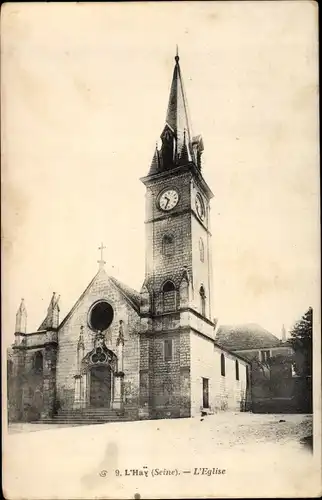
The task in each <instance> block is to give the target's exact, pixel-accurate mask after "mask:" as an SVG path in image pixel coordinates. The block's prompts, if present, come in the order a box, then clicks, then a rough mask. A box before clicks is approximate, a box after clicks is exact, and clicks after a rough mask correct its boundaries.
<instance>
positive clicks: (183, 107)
mask: <svg viewBox="0 0 322 500" xmlns="http://www.w3.org/2000/svg"><path fill="white" fill-rule="evenodd" d="M174 60H175V65H174V69H173V75H172V82H171V87H170V95H169V101H168V108H167V113H166V119H165V126H164V129H163V132H162V134H161V139H162V146H161V150H160V151H159V150H158V149H157V150H156V151H155V153H154V156H153V159H152V163H151V166H150V171H149V175H154V174H157V173H160V172H163V171H166V170H171V169H173V168H176V167H178V166H184V165H189V164H190V165H191V164H193V165H194V166H195V167H197V168H198V169H199V170H200V169H201V161H200V158H201V154H202V151H203V142H202V139H201V136H197V137H193V136H192V128H191V123H190V117H189V110H188V102H187V98H186V94H185V90H184V85H183V78H182V74H181V68H180V64H179V61H180V58H179V52H178V46H177V48H176V55H175V58H174Z"/></svg>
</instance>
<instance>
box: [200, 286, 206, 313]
mask: <svg viewBox="0 0 322 500" xmlns="http://www.w3.org/2000/svg"><path fill="white" fill-rule="evenodd" d="M199 295H200V302H201V314H202V315H203V316H206V292H205V289H204V287H203V285H201V287H200V290H199Z"/></svg>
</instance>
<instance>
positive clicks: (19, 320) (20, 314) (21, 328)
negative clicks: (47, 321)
mask: <svg viewBox="0 0 322 500" xmlns="http://www.w3.org/2000/svg"><path fill="white" fill-rule="evenodd" d="M15 332H16V333H27V309H26V306H25V300H24V299H21V302H20V306H19V309H18V311H17V314H16V328H15Z"/></svg>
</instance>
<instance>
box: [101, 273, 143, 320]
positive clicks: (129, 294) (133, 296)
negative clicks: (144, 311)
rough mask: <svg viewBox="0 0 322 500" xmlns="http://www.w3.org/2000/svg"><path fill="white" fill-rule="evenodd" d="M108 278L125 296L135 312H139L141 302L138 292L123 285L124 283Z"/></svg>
mask: <svg viewBox="0 0 322 500" xmlns="http://www.w3.org/2000/svg"><path fill="white" fill-rule="evenodd" d="M109 278H110V280H111V281H112V282H113V283H114V285H116V286H117V288H118V289H119V290H120V292H121V293H122V294H123V295H124V296H125V298H126V299H128V300H129V302H130V303H131V304H132V306H133V307H134V309H135V310H136V311H137V312H139V311H140V302H141V296H140V294H139V292H137V291H136V290H134V288H131V287H129V286H127V285H125V284H124V283H122V282H121V281H119V280H117V279H116V278H113V277H112V276H110V277H109Z"/></svg>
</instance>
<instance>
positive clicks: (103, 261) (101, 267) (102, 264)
mask: <svg viewBox="0 0 322 500" xmlns="http://www.w3.org/2000/svg"><path fill="white" fill-rule="evenodd" d="M105 248H106V247H105V246H104V245H103V243H101V246H100V247H98V249H99V250H100V251H101V258H100V260H98V261H97V262H98V264H99V268H100V269H103V267H104V264H106V262H105V260H104V258H103V251H104V250H105Z"/></svg>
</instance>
